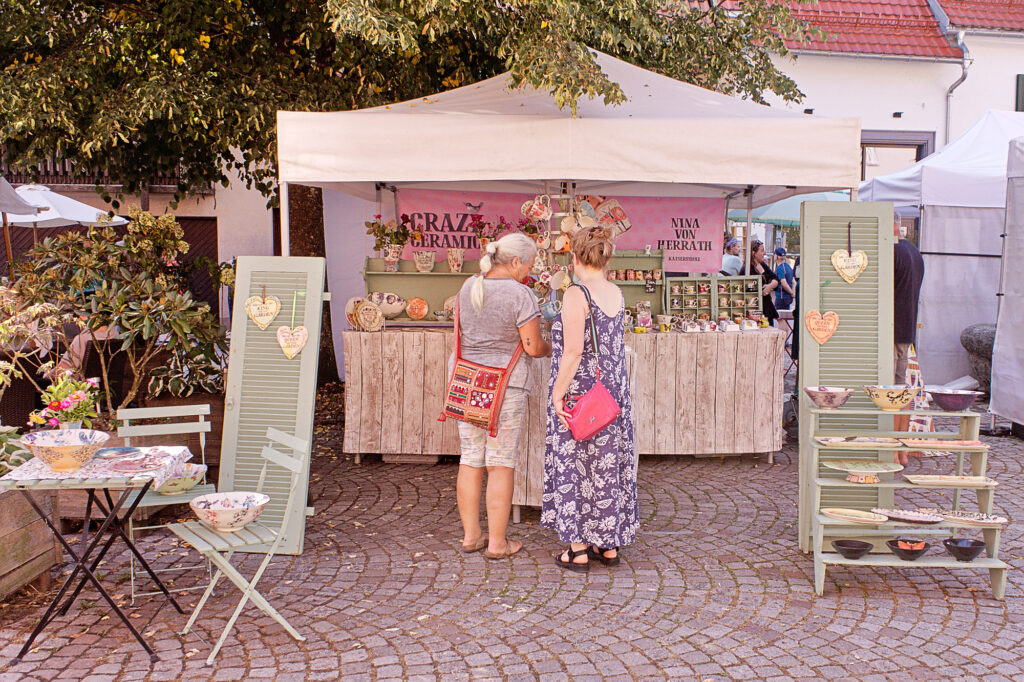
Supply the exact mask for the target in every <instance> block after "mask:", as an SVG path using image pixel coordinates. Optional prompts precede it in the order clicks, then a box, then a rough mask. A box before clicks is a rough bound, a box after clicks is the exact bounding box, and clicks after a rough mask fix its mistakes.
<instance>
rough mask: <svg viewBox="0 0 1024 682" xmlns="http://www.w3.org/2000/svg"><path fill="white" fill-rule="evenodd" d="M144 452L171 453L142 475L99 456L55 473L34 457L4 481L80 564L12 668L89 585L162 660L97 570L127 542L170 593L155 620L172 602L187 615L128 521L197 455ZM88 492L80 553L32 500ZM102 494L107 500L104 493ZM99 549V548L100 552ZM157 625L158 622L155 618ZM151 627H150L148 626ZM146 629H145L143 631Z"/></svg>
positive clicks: (0, 484) (0, 485)
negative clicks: (117, 544) (93, 521)
mask: <svg viewBox="0 0 1024 682" xmlns="http://www.w3.org/2000/svg"><path fill="white" fill-rule="evenodd" d="M138 449H139V450H140V451H142V452H143V453H146V452H152V451H154V450H162V451H164V452H165V453H166V457H165V458H164V461H163V463H161V464H160V465H159V466H156V467H155V468H152V469H149V470H146V471H139V472H133V473H124V472H123V468H122V470H120V471H119V467H120V466H121V465H118V462H119V461H120V460H117V459H102V458H98V457H94V458H93V459H92V460H90V461H89V462H87V463H86V464H85V465H84V466H83V467H82V468H81V469H78V470H77V471H71V472H55V471H53V470H52V469H50V467H48V466H47V465H46V464H45V463H44V462H43V461H42V460H40V459H32V460H29V461H28V462H26V463H25V464H23V465H21V466H20V467H18V468H17V469H15V470H14V471H11V472H9V473H8V474H7V475H5V476H3V477H2V478H0V492H3V491H7V490H18V491H20V492H21V494H22V495H24V496H25V499H27V500H28V503H29V504H30V505H32V508H33V509H35V510H36V513H37V514H39V516H40V517H41V518H42V519H43V521H45V522H46V525H47V527H48V528H49V529H50V532H52V533H53V534H54V536H55V537H56V538H57V540H58V541H59V542H60V543H61V544H62V545H63V546H64V549H66V550H67V552H68V554H70V555H71V557H72V558H73V559H74V561H75V568H74V570H73V571H72V572H71V575H70V576H68V578H67V580H65V581H64V584H63V585H61V588H60V590H58V592H57V594H56V595H55V596H54V598H53V601H52V602H51V603H50V606H49V608H47V610H46V613H44V614H43V616H42V618H40V619H39V622H38V623H37V624H36V626H35V629H34V630H33V631H32V634H31V635H29V638H28V641H27V642H25V645H24V646H23V647H22V648H21V651H19V652H18V655H17V656H16V657H15V658H14V659H13V660H12V661H11V664H12V665H14V664H17V663H20V662H21V659H22V657H23V656H24V655H25V654H26V653H28V651H29V650H30V649H31V648H32V643H33V642H35V640H36V638H37V637H38V636H39V634H40V633H41V632H42V631H43V628H45V627H46V626H47V625H49V624H50V623H51V622H53V621H54V620H55V619H56V618H57V616H63V615H65V614H67V612H68V609H70V608H71V604H72V603H74V601H75V600H76V599H77V598H78V597H79V595H80V594H81V593H82V589H83V588H84V587H85V584H86V583H87V582H89V583H92V585H93V586H94V587H95V588H96V589H97V591H99V593H100V596H101V597H103V599H104V600H105V601H106V602H107V604H108V605H109V606H110V608H111V609H112V610H113V611H114V613H115V614H116V615H117V616H118V618H120V619H121V622H123V623H124V624H125V626H126V627H127V628H128V630H129V631H131V633H132V635H133V636H134V637H135V639H136V640H138V642H139V644H141V645H142V648H143V649H145V650H146V653H148V654H149V658H150V660H151V661H153V662H156V660H157V655H156V652H155V651H154V650H153V648H152V647H151V646H149V644H147V643H146V640H145V639H143V637H142V635H141V634H139V630H137V629H136V628H135V627H134V626H133V625H132V623H131V621H129V620H128V617H127V616H126V615H125V614H124V612H123V611H122V610H121V608H120V607H119V606H118V605H117V603H116V602H115V601H114V599H113V598H112V597H111V596H110V594H109V593H108V592H107V590H106V589H105V588H104V587H103V585H102V584H101V583H100V581H99V579H98V578H97V577H96V573H95V571H96V569H97V568H98V567H99V565H100V562H101V561H102V560H103V558H104V557H105V556H106V555H107V552H109V551H110V548H111V547H112V546H113V544H114V541H115V540H116V539H117V538H121V539H122V540H123V541H124V543H125V544H126V545H128V549H129V550H130V551H131V553H132V554H133V555H134V556H135V558H136V559H137V560H138V562H139V564H140V565H141V566H142V567H143V568H144V569H145V570H146V572H147V573H149V575H150V577H152V578H153V582H154V583H156V585H157V586H158V587H159V588H160V590H161V591H162V592H163V593H164V595H165V597H166V599H165V600H164V602H163V603H162V604H161V605H160V607H159V608H158V609H157V611H156V613H154V614H153V617H154V618H155V617H156V614H157V613H159V612H160V609H162V608H163V607H164V606H165V605H166V604H167V602H170V603H171V604H172V605H173V606H174V608H175V609H177V611H178V613H181V614H184V611H183V610H182V609H181V606H179V605H178V602H176V601H175V600H174V597H173V596H172V595H171V593H170V592H169V591H168V589H167V588H166V587H165V586H164V584H163V583H162V582H161V581H160V578H158V577H157V575H156V573H155V572H154V571H153V569H152V568H150V566H149V563H148V562H147V561H146V559H145V558H144V557H143V556H142V553H141V552H140V551H139V550H138V548H136V546H135V544H134V543H133V542H132V539H131V537H130V535H129V534H128V532H127V519H128V518H129V517H131V515H132V513H134V511H135V509H136V507H138V506H139V502H140V501H141V500H142V497H143V496H144V495H145V494H146V492H147V491H148V490H149V489H150V488H153V489H156V488H159V487H160V486H161V485H163V484H164V483H165V482H166V481H167V480H168V479H170V478H172V477H174V476H176V475H178V474H179V473H180V472H181V468H182V465H183V464H184V463H185V462H186V461H187V460H188V459H189V458H191V456H192V454H191V453H190V452H189V451H188V448H183V447H164V448H138ZM72 489H74V490H85V491H86V492H87V493H88V500H87V502H86V506H85V522H84V524H83V525H82V532H81V538H80V540H79V542H78V551H76V549H75V548H74V547H72V545H70V544H69V543H68V542H67V540H65V539H64V536H63V535H61V533H60V531H59V530H58V529H57V528H56V527H55V526H54V525H53V523H52V522H51V520H50V518H49V517H48V516H47V515H46V513H45V512H44V511H43V510H42V508H41V507H40V506H39V504H38V503H37V502H36V501H35V500H34V499H33V498H32V494H31V493H32V491H36V490H38V491H44V490H72ZM112 489H122V490H120V491H119V492H120V496H119V497H118V498H117V500H116V501H115V500H114V499H113V496H112V495H111V492H112ZM101 491H102V499H101V496H100V492H101ZM93 506H95V507H96V510H97V512H98V513H99V514H100V515H102V517H103V518H102V521H99V527H98V528H97V529H96V532H95V533H92V534H90V532H89V526H90V515H91V513H92V508H93ZM122 510H124V511H123V515H121V516H120V517H119V514H121V512H122ZM108 530H110V531H111V533H110V535H109V537H108V538H107V540H106V542H102V540H103V534H104V533H106V532H107V531H108ZM97 549H98V550H99V551H98V553H97ZM79 574H82V575H81V579H80V580H79V582H78V585H77V586H75V588H74V590H73V591H72V592H71V596H69V597H68V598H67V599H66V600H65V601H64V603H63V604H61V600H62V599H64V596H65V595H66V594H67V593H68V591H69V590H70V589H71V587H72V584H73V583H74V581H75V579H76V578H78V577H79ZM150 622H152V618H151V619H150ZM148 624H149V623H147V624H146V625H148ZM140 630H145V626H144V627H142V628H140Z"/></svg>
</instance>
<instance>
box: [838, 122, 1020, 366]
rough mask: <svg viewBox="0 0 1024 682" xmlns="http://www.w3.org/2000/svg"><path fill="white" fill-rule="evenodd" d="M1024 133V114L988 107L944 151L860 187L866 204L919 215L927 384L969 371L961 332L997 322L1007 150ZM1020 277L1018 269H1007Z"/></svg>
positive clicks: (920, 345) (920, 350) (921, 334)
mask: <svg viewBox="0 0 1024 682" xmlns="http://www.w3.org/2000/svg"><path fill="white" fill-rule="evenodd" d="M1021 135H1024V113H1017V112H1010V111H987V112H985V113H984V114H983V115H982V116H981V118H980V119H978V122H977V123H975V124H974V126H972V127H971V128H970V129H969V130H967V131H966V132H965V133H963V134H962V135H961V136H960V137H958V138H957V139H955V140H953V141H952V142H950V143H949V144H948V145H947V146H946V147H944V148H943V149H942V150H940V151H938V152H936V153H934V154H932V155H930V156H928V157H927V158H925V159H922V160H921V161H918V162H917V163H915V164H913V165H911V166H908V167H907V168H904V169H903V170H900V171H897V172H895V173H890V174H889V175H883V176H879V177H877V178H874V179H872V180H868V181H867V182H864V183H862V184H861V186H860V193H859V197H858V198H859V199H860V200H862V201H891V202H893V203H894V204H895V205H896V206H897V210H899V208H900V207H903V208H905V209H917V210H918V211H919V212H920V216H921V233H920V234H921V243H920V248H921V253H922V254H923V255H924V259H925V276H924V284H923V286H922V289H921V301H920V312H919V316H918V323H919V325H920V328H919V331H918V341H917V354H918V361H919V362H920V364H921V371H922V373H923V375H924V380H925V382H926V383H929V384H941V383H945V382H947V381H950V380H952V379H956V378H958V377H961V376H963V375H965V374H967V373H968V364H967V353H966V351H965V350H964V349H963V348H962V347H961V346H960V332H961V330H963V329H964V327H967V326H970V325H972V324H978V323H992V322H995V319H996V302H997V297H996V293H997V292H998V290H999V258H1000V257H1001V253H1002V240H1001V237H1000V235H1001V234H1002V231H1003V222H1004V216H1005V204H1006V161H1007V149H1008V145H1009V142H1010V140H1011V139H1013V138H1015V137H1019V136H1021ZM906 213H911V214H912V213H913V211H904V212H901V214H906ZM1019 276H1020V275H1019V271H1017V270H1012V269H1011V270H1010V272H1009V273H1008V277H1009V278H1016V277H1019Z"/></svg>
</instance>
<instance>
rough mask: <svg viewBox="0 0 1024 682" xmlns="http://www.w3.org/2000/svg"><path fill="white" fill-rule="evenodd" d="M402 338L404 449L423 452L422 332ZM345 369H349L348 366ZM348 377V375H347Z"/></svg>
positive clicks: (415, 452)
mask: <svg viewBox="0 0 1024 682" xmlns="http://www.w3.org/2000/svg"><path fill="white" fill-rule="evenodd" d="M400 336H401V337H402V363H403V364H402V378H401V383H402V449H401V452H406V453H411V454H416V455H418V454H421V453H422V452H423V421H424V420H425V419H428V418H429V417H428V415H426V414H424V412H425V410H424V409H423V405H424V403H423V380H424V371H423V335H422V334H401V335H400ZM346 371H348V370H347V369H346ZM346 376H348V375H347V374H346Z"/></svg>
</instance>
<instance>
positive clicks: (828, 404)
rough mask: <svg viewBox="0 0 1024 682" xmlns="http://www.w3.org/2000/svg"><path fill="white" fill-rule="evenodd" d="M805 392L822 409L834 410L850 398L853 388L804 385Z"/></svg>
mask: <svg viewBox="0 0 1024 682" xmlns="http://www.w3.org/2000/svg"><path fill="white" fill-rule="evenodd" d="M804 393H806V394H807V397H808V398H810V399H811V402H812V403H814V404H815V405H817V406H818V407H820V408H821V409H823V410H834V409H836V408H837V407H839V406H840V405H842V404H843V403H845V402H846V401H847V400H849V399H850V396H851V395H852V394H853V389H852V388H837V387H835V386H804Z"/></svg>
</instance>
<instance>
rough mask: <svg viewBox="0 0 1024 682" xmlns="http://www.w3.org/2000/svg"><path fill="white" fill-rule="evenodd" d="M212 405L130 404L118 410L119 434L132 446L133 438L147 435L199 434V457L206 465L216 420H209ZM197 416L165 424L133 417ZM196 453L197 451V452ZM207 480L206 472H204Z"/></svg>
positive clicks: (145, 418)
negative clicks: (146, 421) (146, 422)
mask: <svg viewBox="0 0 1024 682" xmlns="http://www.w3.org/2000/svg"><path fill="white" fill-rule="evenodd" d="M209 414H210V405H209V404H208V403H203V404H199V405H175V406H171V407H128V408H124V409H120V410H118V411H117V420H118V427H117V435H118V436H120V437H121V438H124V444H125V445H126V446H129V447H130V446H131V444H132V442H131V439H132V438H135V437H139V438H141V437H145V436H170V435H188V434H192V433H196V434H199V458H200V461H201V462H202V463H203V464H206V434H207V433H210V431H211V428H212V422H209V421H207V420H206V416H207V415H209ZM182 417H195V419H188V420H186V421H178V422H171V423H165V424H137V423H136V424H132V420H140V419H141V420H150V419H174V418H182ZM193 454H195V453H193ZM203 483H206V475H205V474H203Z"/></svg>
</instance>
